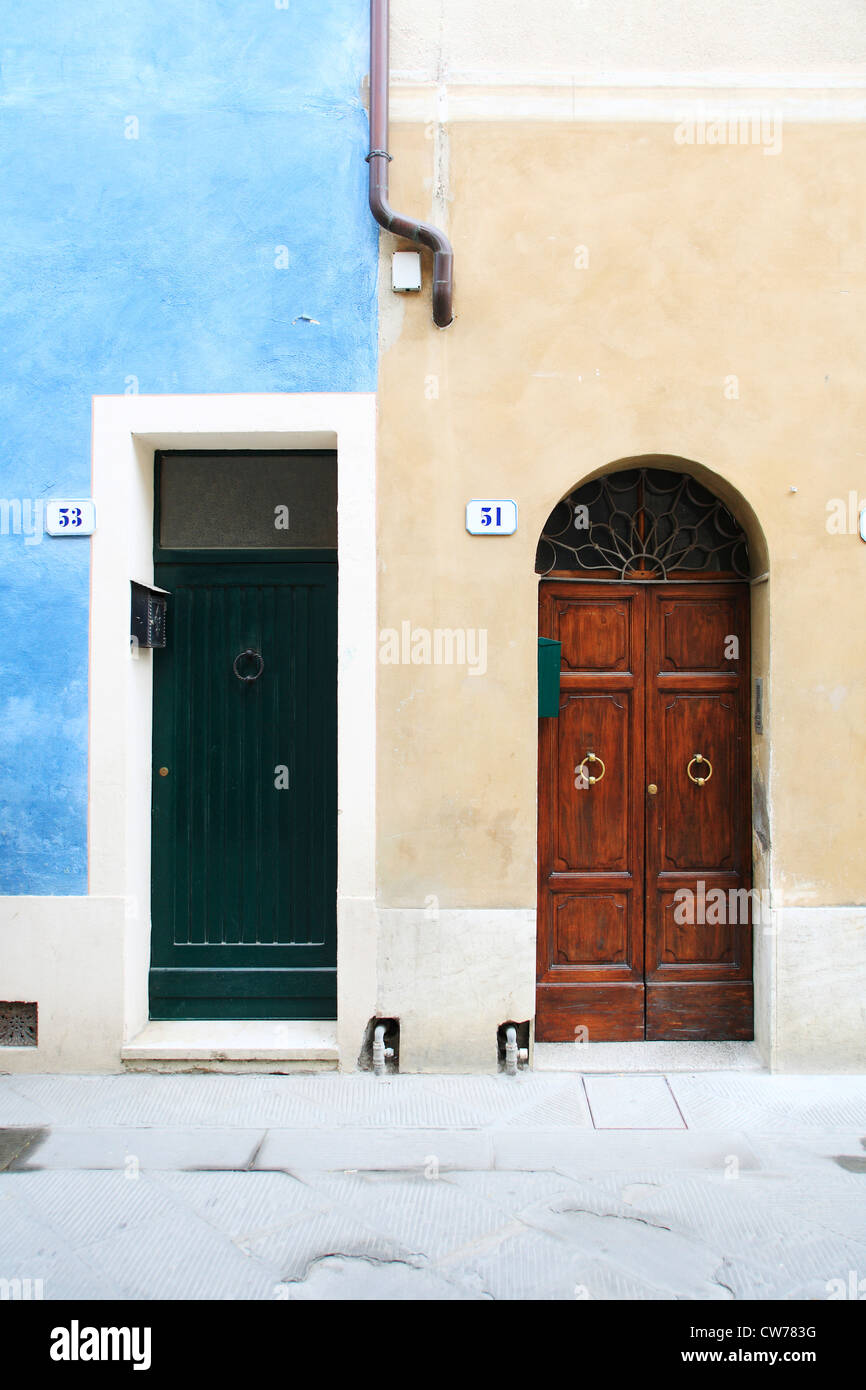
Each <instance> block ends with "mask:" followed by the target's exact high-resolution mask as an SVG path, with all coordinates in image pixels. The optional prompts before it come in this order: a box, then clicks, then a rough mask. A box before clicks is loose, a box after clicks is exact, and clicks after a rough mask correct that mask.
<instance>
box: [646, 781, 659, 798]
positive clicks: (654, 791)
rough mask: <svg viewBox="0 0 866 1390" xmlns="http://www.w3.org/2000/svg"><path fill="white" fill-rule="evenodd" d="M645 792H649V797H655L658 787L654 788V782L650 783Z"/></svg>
mask: <svg viewBox="0 0 866 1390" xmlns="http://www.w3.org/2000/svg"><path fill="white" fill-rule="evenodd" d="M647 791H648V792H649V794H650V796H655V795H656V794H657V792H658V787H657V786H656V784H655V782H650V784H649V786H648V787H647Z"/></svg>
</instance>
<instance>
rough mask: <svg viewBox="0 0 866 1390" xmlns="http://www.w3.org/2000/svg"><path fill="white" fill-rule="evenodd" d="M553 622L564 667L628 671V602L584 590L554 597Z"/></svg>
mask: <svg viewBox="0 0 866 1390" xmlns="http://www.w3.org/2000/svg"><path fill="white" fill-rule="evenodd" d="M554 608H555V622H556V625H557V631H558V633H559V637H558V639H557V640H558V641H560V642H561V643H562V669H563V670H564V671H604V672H618V671H631V670H632V669H633V666H632V648H633V642H634V639H635V637H636V636H637V637H638V638H639V639H640V638H642V636H643V634H642V633H638V634H635V633H634V631H633V627H634V624H633V621H632V605H631V604H630V603H629V601H628V600H627V599H623V598H619V597H616V596H605V597H603V598H597V597H596V598H590V597H588V596H587V595H586V594H585V593H581V592H578V593H576V594H575V592H574V590H573V589H572V592H571V594H569V595H566V596H564V597H563V596H561V595H557V597H556V599H555V604H554Z"/></svg>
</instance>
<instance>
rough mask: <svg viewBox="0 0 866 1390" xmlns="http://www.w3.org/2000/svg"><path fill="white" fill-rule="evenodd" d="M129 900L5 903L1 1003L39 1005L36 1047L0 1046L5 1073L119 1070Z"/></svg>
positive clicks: (0, 901) (1, 909)
mask: <svg viewBox="0 0 866 1390" xmlns="http://www.w3.org/2000/svg"><path fill="white" fill-rule="evenodd" d="M125 909H126V902H125V900H124V899H123V898H41V897H39V898H37V897H15V898H11V897H10V898H0V999H8V1000H16V1001H17V1000H20V1001H22V1002H26V1003H35V1004H36V1005H37V1006H38V1045H37V1046H36V1047H14V1048H11V1047H10V1048H6V1047H0V1072H3V1071H10V1072H13V1071H14V1072H79V1071H89V1072H98V1071H117V1070H118V1068H119V1064H120V1041H121V1038H122V1037H123V942H124V920H125V919H124V914H125Z"/></svg>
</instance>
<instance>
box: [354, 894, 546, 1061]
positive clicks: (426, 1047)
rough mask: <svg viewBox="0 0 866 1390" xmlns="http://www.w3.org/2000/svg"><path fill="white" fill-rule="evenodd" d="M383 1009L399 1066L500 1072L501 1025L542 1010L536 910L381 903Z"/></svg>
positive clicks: (380, 954)
mask: <svg viewBox="0 0 866 1390" xmlns="http://www.w3.org/2000/svg"><path fill="white" fill-rule="evenodd" d="M378 916H379V991H378V999H379V1012H380V1014H381V1015H382V1016H383V1017H386V1018H388V1017H394V1018H399V1020H400V1070H401V1071H404V1072H496V1071H497V1069H498V1063H497V1054H496V1030H497V1028H498V1027H499V1026H500V1024H502V1023H505V1022H508V1021H513V1022H516V1023H521V1022H523V1021H524V1020H526V1019H531V1018H532V1017H533V1016H534V1013H535V912H534V911H533V910H532V909H531V908H512V909H506V908H502V909H495V908H494V909H490V910H485V909H478V908H476V909H471V910H468V909H465V910H460V909H451V910H445V909H436V910H435V911H428V910H426V909H424V908H380V909H379V914H378Z"/></svg>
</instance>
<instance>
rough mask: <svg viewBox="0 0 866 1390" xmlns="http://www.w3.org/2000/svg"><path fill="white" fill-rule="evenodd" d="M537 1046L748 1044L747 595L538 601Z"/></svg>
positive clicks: (698, 589) (743, 590) (700, 585)
mask: <svg viewBox="0 0 866 1390" xmlns="http://www.w3.org/2000/svg"><path fill="white" fill-rule="evenodd" d="M539 633H540V634H541V635H543V636H545V637H552V638H554V639H556V640H557V641H559V642H561V644H562V662H561V671H560V700H559V716H558V718H549V719H541V720H540V721H539V730H540V735H539V738H540V756H539V894H538V990H537V1009H536V1037H537V1039H538V1040H539V1041H541V1042H565V1041H569V1042H573V1041H575V1040H577V1041H588V1042H603V1041H625V1040H633V1039H641V1038H653V1039H663V1038H667V1039H705V1040H710V1039H730V1038H751V1037H752V1035H753V1034H752V983H751V976H752V952H751V936H752V929H751V916H750V911H749V907H750V896H751V895H750V894H749V892H748V890H749V888H750V887H751V878H750V875H751V830H750V790H749V782H750V752H749V742H750V740H749V710H750V677H749V589H748V585H747V584H744V583H738V582H712V581H708V582H702V581H692V582H691V583H660V584H643V585H642V584H629V583H593V582H586V581H584V582H578V583H573V582H569V581H567V580H549V581H546V582H543V583H542V584H541V589H540V608H539Z"/></svg>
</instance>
